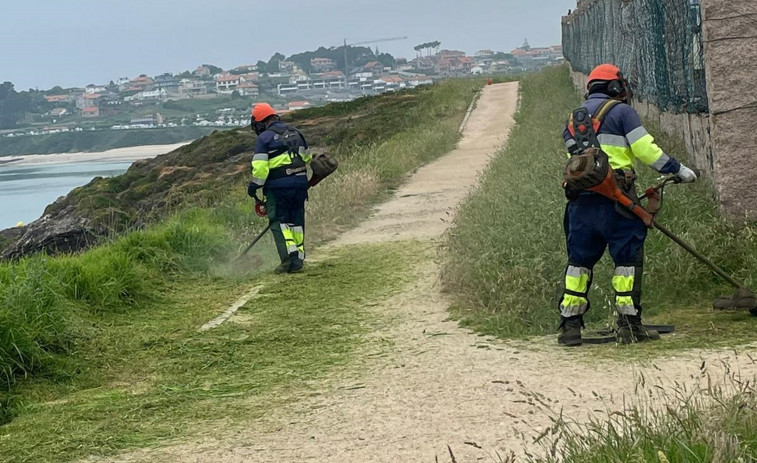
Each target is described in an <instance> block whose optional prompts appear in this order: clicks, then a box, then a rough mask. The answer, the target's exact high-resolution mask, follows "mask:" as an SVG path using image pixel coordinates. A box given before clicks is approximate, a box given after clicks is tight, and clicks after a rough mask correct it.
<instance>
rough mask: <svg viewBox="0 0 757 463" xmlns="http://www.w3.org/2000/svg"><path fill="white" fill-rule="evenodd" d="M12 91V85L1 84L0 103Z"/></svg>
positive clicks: (8, 83)
mask: <svg viewBox="0 0 757 463" xmlns="http://www.w3.org/2000/svg"><path fill="white" fill-rule="evenodd" d="M13 91H15V90H13V84H12V83H11V82H7V81H6V82H3V83H2V85H0V102H1V101H3V100H4V99H6V98H7V97H8V95H9V94H10V93H11V92H13Z"/></svg>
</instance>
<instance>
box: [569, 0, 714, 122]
mask: <svg viewBox="0 0 757 463" xmlns="http://www.w3.org/2000/svg"><path fill="white" fill-rule="evenodd" d="M562 32H563V54H564V55H565V58H566V59H567V60H568V61H570V63H571V65H572V66H573V69H575V70H576V71H581V72H583V73H586V74H588V73H589V72H590V71H591V70H592V68H593V67H594V66H596V65H599V64H602V63H614V64H616V65H617V66H618V67H620V69H621V70H622V71H623V73H624V75H626V76H627V78H628V81H629V84H630V86H631V89H632V90H633V92H634V98H635V99H639V100H642V101H647V102H650V103H653V104H655V105H656V106H657V107H659V108H660V109H662V110H666V111H671V112H676V113H680V112H688V113H700V112H707V111H708V107H707V88H706V85H705V75H704V50H703V47H702V32H701V14H700V9H699V0H579V2H578V6H577V8H576V10H575V11H574V12H573V13H572V14H570V15H568V16H567V17H566V18H564V20H563V29H562Z"/></svg>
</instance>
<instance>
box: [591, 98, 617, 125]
mask: <svg viewBox="0 0 757 463" xmlns="http://www.w3.org/2000/svg"><path fill="white" fill-rule="evenodd" d="M620 103H621V102H620V101H618V100H608V101H607V102H606V103H605V104H603V105H602V106H601V107H600V108H599V111H597V114H596V115H594V119H596V120H597V121H599V123H600V124H602V123H603V122H604V121H605V118H606V117H607V114H609V112H610V110H611V109H612V108H614V107H615V106H617V105H619V104H620Z"/></svg>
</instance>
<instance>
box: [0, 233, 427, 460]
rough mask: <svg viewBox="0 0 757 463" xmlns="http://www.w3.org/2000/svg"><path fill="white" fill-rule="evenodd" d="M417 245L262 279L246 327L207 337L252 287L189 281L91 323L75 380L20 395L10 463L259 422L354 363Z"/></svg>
mask: <svg viewBox="0 0 757 463" xmlns="http://www.w3.org/2000/svg"><path fill="white" fill-rule="evenodd" d="M415 248H416V247H414V246H410V245H404V244H390V245H373V246H370V245H369V246H365V245H362V246H355V247H348V248H343V249H340V250H337V251H334V252H332V253H331V254H330V255H328V256H327V257H326V258H325V259H323V260H322V261H320V262H319V263H316V264H311V266H310V267H309V269H308V270H307V272H306V273H304V274H299V275H290V276H273V275H271V276H266V277H263V278H262V279H259V280H258V281H257V282H255V284H256V285H261V286H262V288H263V289H262V290H261V292H260V294H259V295H258V296H257V297H255V298H254V299H253V300H252V301H250V302H249V303H248V304H247V305H245V306H244V307H243V308H242V309H240V311H239V316H238V317H237V318H235V319H233V320H232V321H230V322H227V323H226V324H224V325H222V326H221V327H219V328H216V329H214V330H210V331H206V332H202V333H200V332H198V331H197V330H198V328H199V327H200V326H201V325H202V324H203V323H204V322H205V321H208V320H210V319H211V318H213V317H214V316H215V315H217V314H219V313H220V312H222V311H223V310H224V309H225V307H227V306H228V305H230V304H231V303H232V302H233V301H234V300H235V299H236V298H237V297H238V296H239V295H240V294H241V293H244V292H245V291H246V289H248V288H249V287H250V286H251V285H252V283H247V284H246V285H242V286H240V285H239V284H237V283H236V282H234V281H231V280H229V279H224V278H205V277H202V278H201V277H195V278H183V279H181V280H179V281H169V282H167V283H166V284H165V285H164V286H163V294H162V296H161V298H160V300H157V301H153V302H150V303H146V304H144V305H143V306H142V307H141V308H140V309H139V310H132V311H130V312H106V313H100V312H98V313H91V314H84V315H83V316H82V318H83V323H86V324H87V325H88V329H87V331H88V335H87V338H88V339H82V340H80V341H78V342H77V343H76V348H75V350H74V352H72V357H73V358H72V359H71V360H70V363H72V364H75V365H76V368H75V369H73V370H72V371H70V374H69V377H68V378H66V379H64V380H60V381H56V382H51V381H42V380H27V381H22V383H21V384H20V385H19V387H18V388H16V390H15V392H14V393H13V394H12V395H11V396H10V402H12V403H13V410H12V411H13V413H14V414H15V419H14V420H13V421H11V422H10V423H9V424H6V425H5V426H2V427H0V460H2V461H4V462H21V461H35V462H61V461H70V460H73V459H77V458H81V457H86V456H90V455H108V454H111V453H113V452H115V451H117V450H121V449H125V448H135V447H143V446H149V445H151V444H155V443H156V442H158V441H160V440H164V439H168V438H172V437H178V436H181V437H184V438H186V437H188V436H189V437H191V436H197V435H198V433H202V434H203V435H204V436H205V437H210V436H212V435H213V431H208V430H212V429H214V427H215V425H217V424H219V423H221V422H223V423H232V426H243V425H244V424H245V423H247V424H249V423H250V422H251V421H253V420H255V419H256V418H259V417H260V416H262V415H263V414H265V412H267V411H270V410H271V409H272V408H273V407H274V406H275V405H277V404H279V405H280V404H282V403H285V402H286V401H290V400H292V398H293V397H296V394H295V391H297V390H298V389H299V388H302V387H304V386H305V383H306V382H308V381H312V380H314V379H318V378H322V377H323V376H324V375H325V374H327V373H328V372H329V371H331V369H333V368H334V367H336V366H340V365H345V364H347V363H348V362H349V361H350V359H351V357H352V356H353V355H354V352H355V349H356V347H358V346H359V345H360V343H361V336H362V335H363V334H365V333H366V331H367V329H368V326H369V324H370V323H372V316H371V314H370V313H369V312H368V311H367V310H366V308H365V305H364V304H365V303H366V302H368V301H371V302H375V301H378V300H381V299H382V298H384V297H387V296H388V295H390V294H392V293H393V292H395V291H397V290H400V289H401V288H403V287H404V285H405V284H406V283H407V282H408V281H410V277H411V274H410V263H411V259H412V258H413V257H412V256H413V255H414V254H416V253H417V252H418V251H417V250H415ZM325 288H329V290H324V289H325Z"/></svg>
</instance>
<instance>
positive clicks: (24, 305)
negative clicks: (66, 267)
mask: <svg viewBox="0 0 757 463" xmlns="http://www.w3.org/2000/svg"><path fill="white" fill-rule="evenodd" d="M48 263H49V259H47V258H45V257H35V258H32V259H26V260H23V261H21V262H19V263H18V264H14V265H7V264H6V265H2V266H0V382H2V384H3V386H0V390H2V389H4V388H5V387H7V386H9V385H10V384H11V383H12V382H13V380H14V377H15V376H17V375H28V374H32V373H36V372H37V371H38V370H41V369H43V368H44V367H45V365H47V363H48V361H49V360H50V357H51V355H52V354H54V353H57V352H64V351H65V350H66V348H67V346H68V342H69V340H70V337H69V335H70V333H69V323H68V317H69V309H70V304H69V303H68V301H67V300H66V298H65V296H64V294H63V293H64V291H63V286H62V284H61V282H60V280H59V279H58V278H56V277H55V275H53V274H51V273H50V271H49V269H48Z"/></svg>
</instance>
